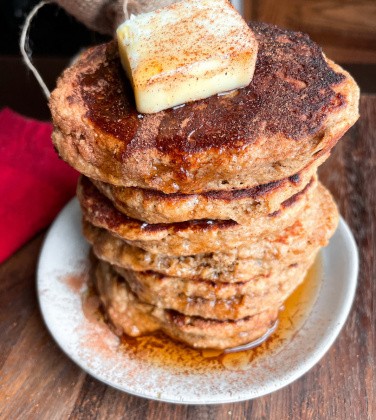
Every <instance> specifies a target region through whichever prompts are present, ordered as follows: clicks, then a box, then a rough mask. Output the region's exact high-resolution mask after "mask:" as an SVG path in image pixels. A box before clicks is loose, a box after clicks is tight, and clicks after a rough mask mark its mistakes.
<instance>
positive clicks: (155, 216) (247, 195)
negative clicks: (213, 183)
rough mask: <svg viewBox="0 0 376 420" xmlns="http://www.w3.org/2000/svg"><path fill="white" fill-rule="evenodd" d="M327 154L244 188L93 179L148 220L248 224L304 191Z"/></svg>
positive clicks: (123, 208)
mask: <svg viewBox="0 0 376 420" xmlns="http://www.w3.org/2000/svg"><path fill="white" fill-rule="evenodd" d="M326 158H327V156H326V155H324V156H322V157H321V158H319V159H317V160H316V161H315V162H314V163H313V164H311V165H310V166H309V167H307V168H304V169H303V170H302V171H300V172H299V173H297V174H295V175H293V176H291V177H289V178H285V179H283V180H280V181H274V182H270V183H269V184H264V185H259V186H257V187H254V188H249V189H243V190H229V191H225V190H219V191H209V192H206V193H202V194H180V193H175V194H164V193H162V192H160V191H157V190H145V189H143V188H136V187H117V186H114V185H111V184H107V183H105V182H101V181H97V180H94V179H92V182H93V184H94V185H95V186H96V187H97V188H98V190H99V191H100V192H101V193H102V194H104V195H105V196H106V197H107V198H109V199H110V200H111V201H112V203H113V205H114V206H115V207H116V208H117V209H118V210H119V211H120V212H122V213H124V214H126V215H127V216H129V217H132V218H135V219H138V220H142V221H144V222H146V223H152V224H154V223H178V222H185V221H187V220H198V219H217V220H234V221H235V222H237V223H239V224H242V225H248V224H251V223H252V221H253V219H254V218H257V217H261V216H266V215H268V214H270V213H273V212H275V211H277V210H278V209H279V208H280V206H281V204H282V202H283V201H285V200H287V199H288V198H290V197H291V196H293V195H295V194H297V193H298V192H300V191H302V190H303V189H304V188H305V187H306V186H307V184H308V183H309V182H310V181H311V179H312V177H313V176H315V174H316V170H317V166H318V165H320V164H321V163H322V162H323V161H325V160H326Z"/></svg>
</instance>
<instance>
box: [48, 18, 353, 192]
mask: <svg viewBox="0 0 376 420" xmlns="http://www.w3.org/2000/svg"><path fill="white" fill-rule="evenodd" d="M250 27H251V29H252V30H253V31H254V32H255V35H256V38H257V40H258V43H259V52H258V57H257V63H256V68H255V73H254V77H253V79H252V82H251V83H250V85H249V86H247V87H245V88H243V89H239V90H236V91H233V92H230V93H228V94H224V95H223V94H220V95H214V96H212V97H210V98H207V99H204V100H200V101H195V102H190V103H187V104H185V106H182V107H176V108H173V109H168V110H166V111H161V112H158V113H155V114H140V113H138V112H137V110H136V108H135V104H134V94H133V91H132V88H131V85H130V83H129V82H128V80H127V79H126V76H125V72H124V70H123V69H122V67H121V64H120V60H119V55H118V49H117V45H116V43H115V42H111V43H109V44H104V45H101V46H96V47H94V48H91V49H89V50H88V51H86V52H85V53H84V54H82V55H81V57H80V58H79V59H78V60H77V61H76V62H75V64H73V66H71V67H70V68H69V69H67V70H66V71H65V72H64V74H63V75H62V77H61V78H60V79H59V80H58V83H57V88H56V89H55V90H54V91H53V92H52V95H51V99H50V108H51V113H52V117H53V122H54V133H53V142H54V145H55V147H56V149H57V151H58V152H59V154H60V156H61V157H62V158H63V159H64V160H66V161H67V162H68V163H69V164H70V165H71V166H73V167H74V168H76V169H77V170H78V171H80V172H81V173H83V174H85V175H87V176H89V177H91V178H94V179H97V180H100V181H103V182H107V183H110V184H113V185H119V186H125V187H139V188H145V189H153V190H159V191H162V192H164V193H176V192H179V193H184V194H197V193H202V192H206V191H217V190H226V191H228V190H231V189H236V190H240V189H248V188H252V187H255V186H258V185H263V184H267V183H269V182H274V181H277V180H281V179H285V178H288V177H290V176H292V175H294V174H296V173H298V172H299V171H301V170H302V169H303V168H304V167H306V166H308V165H310V164H311V163H313V162H314V161H315V160H317V159H318V158H319V157H321V156H324V155H326V154H327V153H328V152H329V151H330V149H331V148H332V147H333V146H334V145H335V143H336V142H337V141H338V139H339V138H340V137H341V136H342V135H343V134H344V133H345V132H346V131H347V130H348V128H349V127H351V126H352V125H353V124H354V123H355V121H356V120H357V118H358V101H359V89H358V87H357V85H356V83H355V81H354V80H353V79H352V78H351V76H350V75H349V74H348V73H347V72H345V71H344V70H343V69H341V68H340V67H339V66H338V65H336V64H334V63H333V62H331V61H330V60H327V59H326V58H325V57H324V55H323V53H322V51H321V49H320V48H319V47H318V46H317V45H316V44H315V43H314V42H313V41H312V40H311V39H310V38H309V37H308V36H307V35H305V34H303V33H300V32H293V31H289V30H283V29H279V28H277V27H275V26H272V25H268V24H263V23H256V22H253V23H251V24H250Z"/></svg>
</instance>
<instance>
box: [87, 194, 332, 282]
mask: <svg viewBox="0 0 376 420" xmlns="http://www.w3.org/2000/svg"><path fill="white" fill-rule="evenodd" d="M337 222H338V212H337V209H336V206H335V204H334V202H333V200H332V199H330V198H329V196H328V198H327V199H326V200H325V201H324V202H323V204H322V205H321V206H320V208H318V209H316V208H315V209H314V210H311V211H309V212H304V213H302V215H301V217H299V218H298V220H297V221H296V222H295V223H294V224H293V225H292V226H290V227H288V228H287V229H285V230H283V231H281V232H280V234H279V235H278V236H276V237H275V238H273V240H270V238H265V239H260V240H259V241H258V242H256V243H254V242H250V243H249V244H248V245H247V246H244V247H242V248H239V249H233V250H227V249H223V250H222V251H221V252H218V253H206V254H197V255H189V256H180V257H174V256H168V255H163V254H153V253H150V252H147V251H144V250H143V249H141V248H137V247H134V246H131V245H129V244H128V243H127V242H125V241H124V240H122V239H120V238H118V237H117V236H114V235H112V234H111V233H109V232H108V231H107V230H105V229H101V228H97V227H95V226H94V225H92V224H91V223H89V222H88V221H85V220H84V223H83V234H84V236H85V237H86V239H87V240H88V241H89V243H90V244H91V245H92V246H93V251H94V254H95V255H96V256H97V257H98V258H99V259H101V260H104V261H107V262H109V263H110V264H113V265H118V266H120V267H123V268H125V269H127V270H133V271H155V272H157V273H160V274H164V275H167V276H172V277H183V278H187V279H204V280H210V281H215V282H219V281H221V282H227V283H229V282H242V281H248V280H250V279H251V278H253V277H256V276H260V275H264V276H269V275H272V274H273V273H275V272H279V271H280V269H281V266H286V265H291V264H295V263H297V262H298V261H299V260H302V259H307V258H309V256H310V255H313V254H315V253H317V251H318V249H319V248H320V247H322V246H325V245H326V244H327V242H328V239H329V237H331V236H332V234H333V232H334V230H335V228H336V226H337Z"/></svg>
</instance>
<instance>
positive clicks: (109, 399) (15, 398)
mask: <svg viewBox="0 0 376 420" xmlns="http://www.w3.org/2000/svg"><path fill="white" fill-rule="evenodd" d="M361 115H362V118H361V120H360V121H359V122H358V123H357V124H356V126H355V127H354V128H353V129H351V130H350V132H349V133H348V134H347V135H346V136H345V138H344V139H343V140H342V141H341V142H340V143H339V145H338V146H337V148H336V149H335V152H334V153H333V155H332V157H331V158H330V160H329V161H328V162H327V163H326V164H325V165H324V167H323V168H321V170H320V172H321V178H322V180H323V181H324V183H325V184H326V185H327V186H328V187H329V188H330V189H331V191H332V192H333V195H334V196H335V198H336V200H337V202H338V205H339V208H340V210H341V213H342V215H343V216H344V218H345V219H346V220H347V222H348V223H349V225H350V227H351V229H352V231H353V233H354V236H355V239H356V241H357V243H358V246H359V252H360V275H359V286H358V290H357V295H356V300H355V303H354V306H353V308H352V311H351V314H350V317H349V319H348V321H347V323H346V325H345V327H344V329H343V331H342V333H341V334H340V336H339V338H338V339H337V341H336V342H335V344H334V345H333V347H332V348H331V349H330V351H329V352H328V353H327V354H326V355H325V356H324V358H323V359H322V360H321V361H320V362H319V363H318V364H317V365H316V366H315V367H314V368H312V369H311V370H310V371H309V372H308V373H307V374H306V375H304V376H303V377H302V378H300V379H299V380H297V381H296V382H294V383H293V384H291V385H289V386H287V387H285V388H284V389H282V390H280V391H278V392H275V393H273V394H271V395H268V396H265V397H263V398H259V399H256V400H253V401H246V402H243V403H236V404H225V405H214V406H186V405H172V404H166V403H158V402H153V401H148V400H145V399H141V398H138V397H133V396H130V395H127V394H125V393H121V392H119V391H117V390H115V389H112V388H110V387H108V386H106V385H104V384H102V383H100V382H98V381H96V380H95V379H93V378H91V377H89V376H87V375H86V374H85V373H84V372H83V371H81V370H80V369H79V368H78V367H76V366H75V365H74V364H73V363H72V362H71V361H70V360H69V359H68V358H67V357H66V356H65V355H64V354H63V353H62V352H61V351H60V350H59V348H58V347H57V346H56V345H55V343H54V342H53V340H52V338H51V337H50V335H49V333H48V331H47V330H46V328H45V326H44V324H43V321H42V319H41V317H40V315H39V310H38V305H37V300H36V295H35V268H36V262H37V258H38V253H39V250H40V247H41V243H42V240H43V236H44V235H43V234H40V235H39V236H37V237H36V238H35V239H34V240H32V241H31V242H30V243H29V244H28V245H26V246H25V247H24V248H22V249H21V250H20V251H19V252H18V253H17V254H15V255H14V256H13V257H12V258H10V259H9V260H8V261H6V262H5V263H4V264H2V265H1V266H0V279H1V281H0V337H1V341H0V346H1V351H0V369H1V370H0V418H1V419H20V418H22V419H65V418H71V419H118V418H119V419H120V418H126V419H129V420H132V419H153V420H166V419H169V420H170V419H176V420H181V419H188V420H197V419H200V420H201V419H208V420H210V419H213V420H214V419H237V420H238V419H250V418H254V419H276V420H281V419H372V418H375V417H374V413H375V412H376V406H375V399H374V398H375V360H376V350H375V349H376V341H375V328H376V312H375V302H376V282H375V279H376V260H375V255H376V118H375V117H376V96H363V97H362V100H361Z"/></svg>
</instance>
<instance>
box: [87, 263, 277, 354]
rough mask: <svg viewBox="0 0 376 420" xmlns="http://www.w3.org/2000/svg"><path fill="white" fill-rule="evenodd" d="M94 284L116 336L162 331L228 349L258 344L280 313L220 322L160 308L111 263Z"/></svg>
mask: <svg viewBox="0 0 376 420" xmlns="http://www.w3.org/2000/svg"><path fill="white" fill-rule="evenodd" d="M94 283H95V286H96V288H97V291H98V294H99V297H100V299H101V302H102V305H103V308H104V311H105V314H106V316H107V318H108V320H109V321H110V322H111V324H112V325H113V326H114V331H115V333H116V334H118V335H122V334H124V333H125V334H127V335H129V336H132V337H138V336H140V335H145V334H150V333H152V332H155V331H158V330H161V331H163V332H164V333H165V334H167V335H168V336H169V337H171V338H173V339H175V340H177V341H182V342H184V343H186V344H188V345H190V346H192V347H195V348H213V349H216V348H218V349H226V348H231V347H235V346H239V345H241V344H246V343H249V342H251V341H254V340H256V339H257V338H259V337H261V336H262V335H264V334H265V333H267V332H268V330H269V329H270V328H271V327H273V325H274V324H275V322H276V320H277V317H278V312H279V308H273V309H268V310H265V311H263V312H260V313H258V314H257V315H254V316H251V317H247V318H243V319H240V320H237V321H231V320H226V321H220V320H215V319H204V318H201V317H191V316H186V315H183V314H181V313H179V312H176V311H172V310H166V309H161V308H157V307H155V306H153V305H150V304H147V303H144V302H142V301H140V300H139V299H138V298H137V296H136V295H135V294H134V293H132V291H131V290H130V289H129V287H128V285H127V283H126V282H124V281H121V278H120V277H119V276H118V275H117V274H115V273H114V272H113V270H111V268H110V266H109V265H108V264H107V265H104V264H102V265H98V266H97V268H96V270H95V278H94Z"/></svg>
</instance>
